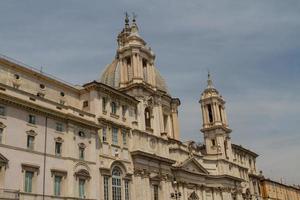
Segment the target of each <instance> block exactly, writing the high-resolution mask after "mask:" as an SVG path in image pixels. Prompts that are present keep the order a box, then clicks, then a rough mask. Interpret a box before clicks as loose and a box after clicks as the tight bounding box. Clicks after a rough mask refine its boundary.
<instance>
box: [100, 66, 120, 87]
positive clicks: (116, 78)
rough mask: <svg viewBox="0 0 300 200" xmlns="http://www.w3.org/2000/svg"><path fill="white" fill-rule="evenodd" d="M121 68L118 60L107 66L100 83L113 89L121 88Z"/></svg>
mask: <svg viewBox="0 0 300 200" xmlns="http://www.w3.org/2000/svg"><path fill="white" fill-rule="evenodd" d="M120 73H121V72H120V67H119V62H118V60H114V61H113V62H112V63H111V64H110V65H107V66H106V67H105V69H104V71H103V72H102V75H101V77H100V80H99V81H100V82H101V83H104V84H106V85H108V86H110V87H113V88H119V87H120Z"/></svg>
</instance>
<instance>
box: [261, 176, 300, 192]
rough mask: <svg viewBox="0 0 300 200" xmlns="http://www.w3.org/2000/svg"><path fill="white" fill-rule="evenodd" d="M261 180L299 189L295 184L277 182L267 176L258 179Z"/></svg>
mask: <svg viewBox="0 0 300 200" xmlns="http://www.w3.org/2000/svg"><path fill="white" fill-rule="evenodd" d="M260 181H261V182H263V181H266V182H271V183H275V184H278V185H281V186H284V187H289V188H292V189H296V190H299V191H300V188H297V187H295V186H292V185H287V184H284V183H279V182H278V181H274V180H271V179H269V178H263V179H261V180H260Z"/></svg>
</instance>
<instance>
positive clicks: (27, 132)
mask: <svg viewBox="0 0 300 200" xmlns="http://www.w3.org/2000/svg"><path fill="white" fill-rule="evenodd" d="M26 134H27V135H30V136H33V137H35V136H37V132H35V131H34V130H29V131H26Z"/></svg>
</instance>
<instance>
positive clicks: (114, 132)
mask: <svg viewBox="0 0 300 200" xmlns="http://www.w3.org/2000/svg"><path fill="white" fill-rule="evenodd" d="M118 132H119V129H118V128H115V127H113V128H112V143H113V144H115V145H118Z"/></svg>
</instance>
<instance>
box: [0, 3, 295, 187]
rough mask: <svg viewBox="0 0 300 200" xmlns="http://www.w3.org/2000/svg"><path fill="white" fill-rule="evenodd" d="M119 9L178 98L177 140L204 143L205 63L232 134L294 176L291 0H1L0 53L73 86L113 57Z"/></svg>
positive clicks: (281, 175) (269, 166) (273, 174)
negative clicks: (133, 18)
mask: <svg viewBox="0 0 300 200" xmlns="http://www.w3.org/2000/svg"><path fill="white" fill-rule="evenodd" d="M126 11H127V12H129V13H132V12H134V13H136V14H137V23H138V25H139V30H140V35H141V36H142V37H143V38H144V39H145V41H146V42H147V43H148V45H149V46H151V48H152V50H153V51H154V52H155V54H156V61H155V64H156V66H157V68H158V69H159V71H160V72H161V74H162V76H163V77H164V78H165V80H166V82H167V85H168V88H169V90H170V91H171V94H172V96H173V97H178V98H180V100H181V106H180V109H179V119H180V129H181V138H182V139H183V140H190V139H193V140H196V141H200V142H202V134H201V133H200V131H199V130H200V128H201V126H202V118H201V112H200V106H199V103H198V101H199V98H200V95H201V92H202V91H203V89H204V88H205V87H206V79H207V71H208V70H209V71H210V72H211V76H212V79H213V82H214V86H215V87H216V88H217V89H218V90H219V92H220V93H221V94H222V96H223V97H224V98H225V100H226V112H227V115H228V121H229V126H230V128H231V129H233V132H232V135H231V136H232V137H231V138H232V142H233V143H235V144H241V145H242V146H243V147H246V148H249V149H251V150H252V151H255V152H257V153H258V154H259V155H260V156H259V158H258V160H257V166H258V168H259V169H261V170H263V172H264V175H265V176H266V177H270V178H272V179H274V180H277V181H279V180H283V182H284V183H288V184H300V181H299V180H300V173H299V168H300V145H299V144H300V130H299V124H300V78H299V75H300V40H299V35H300V1H299V0H284V1H282V0H251V1H236V0H224V1H217V0H209V1H207V0H206V1H204V0H188V1H182V0H180V1H179V0H159V1H153V0H130V1H129V0H124V1H116V0H110V1H100V0H87V1H82V0H51V1H41V0H23V1H19V0H0V27H1V28H0V53H1V54H3V55H6V56H9V57H11V58H14V59H16V60H19V61H21V62H23V63H26V64H28V65H31V66H34V67H36V68H41V67H42V69H43V71H44V72H46V73H49V74H52V75H54V76H56V77H59V78H61V79H63V80H65V81H67V82H70V83H73V84H79V85H81V84H83V83H86V82H89V81H91V80H96V79H98V78H99V77H100V75H101V72H102V71H103V69H104V67H105V66H106V65H107V64H109V63H110V62H111V61H112V60H113V59H114V56H115V50H116V45H117V43H116V36H117V34H118V33H119V32H120V31H121V29H122V28H123V26H124V13H125V12H126Z"/></svg>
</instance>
